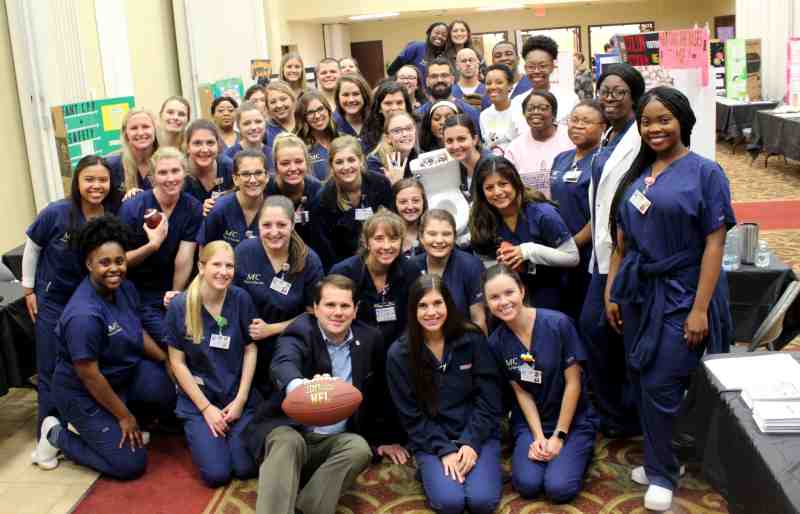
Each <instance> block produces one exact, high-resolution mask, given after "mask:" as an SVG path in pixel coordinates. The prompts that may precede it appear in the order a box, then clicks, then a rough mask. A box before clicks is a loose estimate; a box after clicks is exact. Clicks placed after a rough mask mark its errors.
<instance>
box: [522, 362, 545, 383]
mask: <svg viewBox="0 0 800 514" xmlns="http://www.w3.org/2000/svg"><path fill="white" fill-rule="evenodd" d="M519 378H520V380H522V381H523V382H528V383H531V384H541V383H542V372H541V371H539V370H538V369H533V368H532V367H531V365H530V364H523V365H522V366H520V367H519Z"/></svg>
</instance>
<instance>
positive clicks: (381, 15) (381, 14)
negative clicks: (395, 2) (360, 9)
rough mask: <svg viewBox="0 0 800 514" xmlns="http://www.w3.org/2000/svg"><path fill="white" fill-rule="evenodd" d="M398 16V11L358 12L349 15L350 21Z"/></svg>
mask: <svg viewBox="0 0 800 514" xmlns="http://www.w3.org/2000/svg"><path fill="white" fill-rule="evenodd" d="M395 16H400V13H399V12H379V13H375V14H359V15H358V16H350V17H349V18H348V20H350V21H363V20H379V19H381V18H393V17H395Z"/></svg>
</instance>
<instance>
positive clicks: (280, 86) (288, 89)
mask: <svg viewBox="0 0 800 514" xmlns="http://www.w3.org/2000/svg"><path fill="white" fill-rule="evenodd" d="M270 91H274V92H276V93H284V94H286V95H288V96H289V98H291V99H292V103H293V104H294V106H293V107H292V115H293V116H294V108H295V107H297V95H296V94H295V92H294V90H293V89H292V86H291V85H289V83H288V82H285V81H283V80H273V81H272V82H270V83H269V84H267V86H266V87H265V88H264V101H265V102H266V106H267V112H269V93H270Z"/></svg>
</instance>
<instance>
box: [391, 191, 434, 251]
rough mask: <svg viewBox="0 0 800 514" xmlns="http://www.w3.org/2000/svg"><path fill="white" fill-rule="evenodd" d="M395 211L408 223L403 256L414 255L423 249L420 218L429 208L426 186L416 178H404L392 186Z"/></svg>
mask: <svg viewBox="0 0 800 514" xmlns="http://www.w3.org/2000/svg"><path fill="white" fill-rule="evenodd" d="M392 194H393V195H394V207H395V208H394V212H396V213H397V214H399V215H400V217H401V218H402V219H403V222H404V223H405V225H406V237H405V238H404V239H403V256H405V257H413V256H415V255H417V254H418V253H420V252H421V251H422V248H421V246H420V242H419V235H420V233H419V220H420V218H422V215H423V214H425V212H426V211H427V210H428V199H427V198H425V188H424V187H423V186H422V183H421V182H420V181H419V180H417V179H415V178H404V179H403V180H401V181H399V182H395V184H394V185H393V186H392Z"/></svg>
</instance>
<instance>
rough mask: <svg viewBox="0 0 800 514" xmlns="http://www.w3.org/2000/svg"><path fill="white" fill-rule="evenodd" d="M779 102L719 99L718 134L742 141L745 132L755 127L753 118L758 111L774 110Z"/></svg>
mask: <svg viewBox="0 0 800 514" xmlns="http://www.w3.org/2000/svg"><path fill="white" fill-rule="evenodd" d="M777 106H778V102H773V101H769V100H765V101H761V102H743V101H740V100H731V99H728V98H717V134H720V135H721V136H722V137H723V138H725V139H728V140H733V141H734V149H735V144H736V143H735V142H736V141H741V140H742V138H744V133H743V131H744V130H745V129H749V128H751V127H752V126H753V117H754V116H755V113H756V111H761V110H765V109H774V108H775V107H777Z"/></svg>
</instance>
